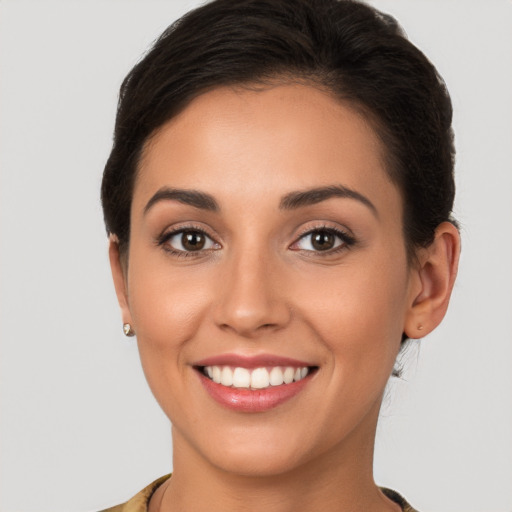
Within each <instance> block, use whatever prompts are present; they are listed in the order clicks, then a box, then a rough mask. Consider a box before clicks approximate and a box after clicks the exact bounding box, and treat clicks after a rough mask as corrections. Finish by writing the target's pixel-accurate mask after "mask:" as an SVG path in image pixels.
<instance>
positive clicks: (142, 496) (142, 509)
mask: <svg viewBox="0 0 512 512" xmlns="http://www.w3.org/2000/svg"><path fill="white" fill-rule="evenodd" d="M170 476H171V475H165V476H162V477H161V478H159V479H158V480H155V481H154V482H152V483H150V484H149V485H148V486H146V487H144V489H142V491H140V492H138V493H137V494H136V495H135V496H134V497H133V498H131V499H129V500H128V501H127V502H126V503H122V504H121V505H116V506H115V507H110V508H106V509H104V510H101V511H100V512H147V510H148V503H149V499H150V498H151V496H152V495H153V493H154V492H155V491H156V489H157V488H158V487H159V486H160V485H162V484H163V483H164V482H165V481H166V480H167V479H168V478H169V477H170Z"/></svg>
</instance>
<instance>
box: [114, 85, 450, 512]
mask: <svg viewBox="0 0 512 512" xmlns="http://www.w3.org/2000/svg"><path fill="white" fill-rule="evenodd" d="M383 155H384V154H383V148H382V147H381V146H380V142H379V140H378V138H377V136H376V134H375V133H374V131H373V129H372V127H371V125H370V124H369V123H368V122H366V120H365V119H364V118H363V117H361V116H360V115H359V114H358V113H357V112H356V111H355V110H353V109H352V108H350V106H349V105H347V104H342V103H340V102H339V101H337V100H335V99H334V98H332V97H331V96H330V95H328V94H327V93H325V92H323V91H320V90H318V89H316V88H313V87H309V86H305V85H293V84H282V85H277V86H274V87H268V88H266V89H263V90H259V91H254V90H247V89H233V88H220V89H217V90H214V91H211V92H208V93H205V94H203V95H201V96H199V97H198V98H196V99H195V100H194V101H193V102H192V103H191V104H190V105H189V106H188V107H187V108H186V109H185V110H184V111H183V112H182V113H181V114H180V115H179V116H178V117H176V118H174V119H172V120H171V121H169V122H168V123H167V124H165V125H164V126H163V127H162V128H161V129H160V130H159V131H158V132H157V133H156V134H155V136H153V137H152V139H151V140H150V141H149V142H148V143H147V145H146V147H145V151H144V154H143V159H142V162H141V166H140V172H139V175H138V177H137V180H136V184H135V189H134V196H133V203H132V212H131V214H132V219H131V238H130V245H129V252H128V255H127V258H123V257H120V255H119V251H118V246H117V243H116V239H115V237H112V238H111V244H110V258H111V264H112V271H113V277H114V282H115V286H116V292H117V295H118V299H119V303H120V306H121V310H122V316H123V322H129V323H130V324H131V325H132V326H133V328H134V330H135V331H136V333H137V341H138V345H139V350H140V356H141V360H142V365H143V368H144V371H145V374H146V377H147V380H148V382H149V385H150V387H151V389H152V391H153V393H154V395H155V397H156V399H157V400H158V402H159V404H160V405H161V407H162V409H163V410H164V411H165V413H166V414H167V416H168V417H169V418H170V420H171V421H172V429H173V454H174V455H173V456H174V470H173V477H172V478H171V479H170V480H169V481H168V482H167V483H166V484H164V485H163V486H161V487H160V488H159V489H158V491H157V492H156V493H155V495H154V497H153V499H152V500H151V502H150V511H157V510H161V511H174V510H187V511H196V510H197V511H204V510H210V511H217V510H218V511H221V510H222V511H229V510H238V511H239V510H244V511H245V510H247V511H252V510H258V511H259V510H262V509H263V510H266V511H291V510H298V509H300V510H323V511H335V510H336V511H340V510H367V511H384V510H388V511H392V510H394V511H396V510H399V507H398V506H397V505H396V504H394V503H392V502H391V501H390V500H388V499H387V498H386V497H384V495H383V494H382V493H381V492H380V491H379V490H378V488H377V486H376V485H375V483H374V481H373V475H372V464H373V445H374V437H375V430H376V425H377V419H378V414H379V409H380V405H381V400H382V395H383V391H384V388H385V385H386V382H387V380H388V378H389V376H390V373H391V371H392V368H393V364H394V362H395V358H396V356H397V353H398V351H399V348H400V339H401V336H402V333H403V332H405V333H406V334H407V335H408V336H409V337H411V338H418V337H419V336H424V335H425V334H428V333H429V332H430V331H431V330H432V329H434V328H435V327H436V326H437V324H438V323H439V322H440V321H441V319H442V318H443V316H444V314H445V311H446V307H447V305H448V300H449V296H450V293H451V289H452V286H453V281H454V278H455V274H456V270H457V259H458V253H459V238H458V233H457V230H456V229H455V228H454V227H453V226H452V225H451V224H449V223H443V224H441V225H440V226H439V227H438V230H437V232H436V238H435V241H434V243H433V244H432V245H431V246H430V247H429V248H428V249H423V250H421V251H418V254H417V263H415V264H414V265H409V264H408V263H407V256H406V250H405V241H404V239H403V233H402V225H403V219H402V210H403V203H402V198H401V194H400V192H399V190H398V189H397V187H396V186H395V185H394V184H393V183H392V182H391V181H390V179H389V177H388V174H387V173H386V170H385V168H384V164H383V161H384V158H383ZM338 185H341V186H343V187H347V188H349V189H350V190H352V191H355V192H357V193H358V194H361V195H362V196H364V198H366V199H367V200H368V201H369V202H371V204H372V205H373V207H374V208H372V207H369V206H368V204H365V203H364V202H363V201H361V200H359V199H355V198H352V197H329V198H327V199H325V200H322V201H320V202H318V203H316V204H308V205H305V206H302V207H298V208H294V209H283V208H280V203H281V202H282V199H283V197H285V196H286V195H287V194H290V193H291V192H296V191H305V190H309V189H314V188H318V187H325V186H338ZM164 187H172V188H174V189H194V190H199V191H201V192H204V193H207V194H209V195H211V196H212V197H213V198H214V199H215V201H216V202H217V203H218V206H219V210H218V211H209V210H205V209H203V208H196V207H194V206H191V205H188V204H183V202H181V201H178V200H171V199H168V200H161V201H156V202H154V204H153V205H152V206H151V207H150V208H149V210H147V211H146V212H145V208H146V206H147V204H148V202H149V201H150V199H151V198H152V197H153V196H154V195H155V193H157V192H158V191H159V190H162V189H163V188H164ZM185 227H188V228H189V229H194V230H197V229H201V230H203V231H204V232H205V233H206V234H207V235H208V237H209V238H210V239H211V240H212V242H211V243H210V242H208V243H209V245H207V246H206V247H207V249H205V250H202V251H196V252H192V251H190V252H189V253H188V255H187V256H186V257H184V256H183V253H182V254H181V255H177V254H174V253H171V252H169V251H168V250H166V249H172V247H170V245H169V243H172V244H173V245H174V249H175V250H176V247H178V245H179V244H178V242H179V240H180V236H176V237H174V238H173V239H171V241H167V243H166V244H160V245H159V244H158V240H159V237H161V235H162V233H166V232H169V231H171V230H172V229H181V228H185ZM320 228H322V229H326V228H329V229H337V230H341V231H342V232H345V233H348V234H349V235H350V237H352V239H353V240H354V243H353V244H346V243H345V242H343V240H342V239H335V240H336V243H337V244H339V246H338V247H337V248H335V249H333V250H329V251H318V250H314V247H313V246H312V245H311V236H310V235H305V233H306V232H308V231H311V230H312V229H320ZM336 249H338V250H336ZM225 353H236V354H244V355H256V354H260V353H267V354H268V353H270V354H277V355H279V356H285V357H291V358H295V359H299V360H303V361H308V362H309V364H311V365H316V366H318V371H317V372H316V373H315V374H314V375H313V376H312V377H311V379H310V382H309V383H308V384H307V386H306V387H305V388H304V389H303V390H302V391H301V392H300V393H299V394H298V395H296V396H295V397H293V398H292V399H291V400H288V401H287V402H285V403H284V404H282V405H280V406H278V407H276V408H274V409H271V410H269V411H265V412H262V413H243V412H239V411H233V410H230V409H227V408H225V407H223V406H221V405H219V404H218V403H216V402H215V401H213V400H212V398H211V397H210V396H209V395H208V394H207V393H206V392H205V390H204V389H203V387H202V385H201V384H200V381H199V378H198V374H197V372H196V370H195V369H194V368H193V364H194V362H196V361H198V360H201V359H204V358H206V357H211V356H215V355H218V354H225ZM198 482H201V485H198Z"/></svg>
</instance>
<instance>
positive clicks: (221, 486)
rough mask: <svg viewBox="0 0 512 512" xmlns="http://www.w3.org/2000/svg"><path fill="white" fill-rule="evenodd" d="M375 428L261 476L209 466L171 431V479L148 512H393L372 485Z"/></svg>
mask: <svg viewBox="0 0 512 512" xmlns="http://www.w3.org/2000/svg"><path fill="white" fill-rule="evenodd" d="M375 425H376V420H375ZM375 425H374V426H370V427H369V428H364V426H363V427H362V428H359V429H356V430H355V431H354V432H353V433H352V434H351V436H350V439H344V442H343V444H342V445H340V446H335V447H333V448H332V449H331V450H329V452H328V453H324V454H321V455H319V456H317V457H316V458H314V459H312V460H308V461H307V463H304V464H302V465H298V466H296V467H294V468H293V469H291V470H289V471H286V472H283V473H279V474H272V475H263V476H261V475H258V476H254V475H250V476H248V475H240V474H236V473H233V472H230V471H227V470H225V469H223V468H219V467H218V466H215V465H213V464H212V463H211V462H210V461H207V460H205V459H204V458H203V457H202V456H201V455H200V454H199V453H198V452H197V451H196V450H194V448H193V447H192V446H191V445H190V444H189V443H188V442H187V440H186V439H185V438H184V437H183V436H182V435H181V433H180V432H179V431H177V429H173V444H174V454H173V459H174V471H173V476H172V478H171V479H170V480H169V481H168V482H167V485H165V487H164V488H162V489H161V490H160V495H159V496H158V497H157V496H155V498H156V499H155V502H154V503H155V505H156V503H157V502H158V504H159V505H160V506H158V507H151V508H150V512H153V511H154V512H156V511H158V512H174V511H178V510H179V511H182V510H186V511H187V512H203V511H204V510H208V511H209V512H229V511H237V512H239V511H244V512H256V511H257V512H260V511H261V510H265V512H291V511H296V510H303V511H307V510H322V511H324V512H331V511H332V512H334V511H336V512H340V511H353V510H365V511H368V512H384V511H388V512H391V511H395V512H397V511H399V510H400V508H399V507H398V506H397V505H396V504H394V503H392V502H391V501H390V500H389V499H388V498H386V497H385V496H384V495H383V494H382V493H381V492H380V490H379V489H378V487H377V486H376V485H375V483H374V481H373V473H372V467H373V444H374V437H375ZM152 504H153V500H152Z"/></svg>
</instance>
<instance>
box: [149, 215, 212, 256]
mask: <svg viewBox="0 0 512 512" xmlns="http://www.w3.org/2000/svg"><path fill="white" fill-rule="evenodd" d="M186 231H191V232H197V233H201V234H202V235H204V236H205V237H207V238H209V239H210V240H211V241H212V242H213V244H214V245H215V246H216V247H212V248H208V249H198V250H197V251H186V250H181V249H176V248H174V247H172V246H169V247H165V244H166V243H167V242H168V241H169V240H171V239H172V238H173V237H175V236H176V235H179V234H180V233H184V232H186ZM155 243H156V245H158V246H161V247H162V248H163V249H164V250H165V251H167V252H169V253H171V254H175V255H179V256H199V255H200V254H201V253H203V254H204V253H205V252H210V251H212V250H218V249H220V248H221V244H220V243H219V242H218V241H217V240H216V237H215V236H213V235H212V234H211V233H210V232H209V230H208V229H207V228H206V227H205V226H199V225H197V224H193V223H192V224H191V223H186V222H185V223H180V224H178V225H175V226H172V227H167V228H166V229H164V230H163V231H162V232H161V234H160V235H158V236H157V237H156V240H155Z"/></svg>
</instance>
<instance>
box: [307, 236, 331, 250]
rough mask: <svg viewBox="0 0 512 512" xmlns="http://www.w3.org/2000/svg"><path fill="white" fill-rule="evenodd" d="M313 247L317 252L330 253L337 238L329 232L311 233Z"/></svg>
mask: <svg viewBox="0 0 512 512" xmlns="http://www.w3.org/2000/svg"><path fill="white" fill-rule="evenodd" d="M310 236H311V245H312V247H313V248H314V249H316V250H317V251H328V250H329V249H332V248H333V247H334V244H335V243H336V236H335V235H334V234H333V233H330V232H329V231H316V232H315V233H311V235H310Z"/></svg>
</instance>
